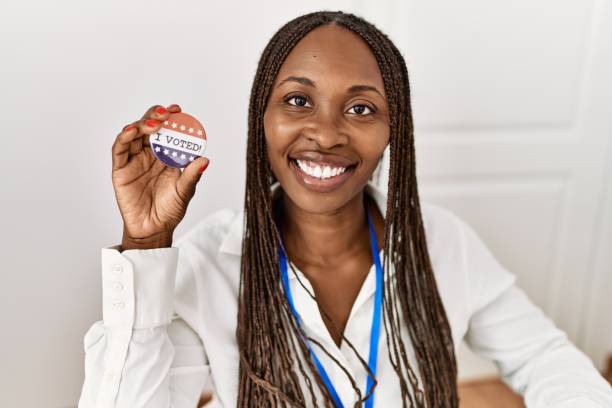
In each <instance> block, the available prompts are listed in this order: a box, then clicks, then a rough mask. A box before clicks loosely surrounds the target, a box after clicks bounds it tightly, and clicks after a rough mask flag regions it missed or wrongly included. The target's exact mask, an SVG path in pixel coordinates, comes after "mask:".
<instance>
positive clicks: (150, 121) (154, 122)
mask: <svg viewBox="0 0 612 408" xmlns="http://www.w3.org/2000/svg"><path fill="white" fill-rule="evenodd" d="M145 125H147V126H148V127H156V126H157V125H159V120H155V119H147V120H145Z"/></svg>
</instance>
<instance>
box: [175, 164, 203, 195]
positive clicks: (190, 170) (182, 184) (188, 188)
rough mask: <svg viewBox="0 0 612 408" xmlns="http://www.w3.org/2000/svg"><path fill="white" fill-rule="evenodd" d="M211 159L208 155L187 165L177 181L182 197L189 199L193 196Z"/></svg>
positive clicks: (177, 187)
mask: <svg viewBox="0 0 612 408" xmlns="http://www.w3.org/2000/svg"><path fill="white" fill-rule="evenodd" d="M209 163H210V160H208V158H206V157H198V158H197V159H195V160H194V161H192V162H191V163H189V164H188V165H187V167H185V169H184V170H183V172H182V173H181V175H180V177H179V179H178V180H177V182H176V189H177V192H178V194H179V196H180V197H181V199H183V200H185V201H188V200H190V199H191V197H193V195H194V193H195V189H196V184H197V183H198V181H200V178H202V173H203V172H204V170H206V168H207V167H208V164H209Z"/></svg>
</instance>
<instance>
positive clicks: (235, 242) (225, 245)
mask: <svg viewBox="0 0 612 408" xmlns="http://www.w3.org/2000/svg"><path fill="white" fill-rule="evenodd" d="M270 189H271V191H272V196H274V195H276V194H279V191H280V183H279V182H278V181H277V182H275V183H274V184H272V186H271V187H270ZM365 192H366V193H367V194H369V195H370V197H372V198H373V199H374V201H375V202H376V204H377V205H378V208H379V210H380V213H381V214H382V215H383V217H384V216H385V214H386V213H387V194H386V192H384V191H383V190H382V189H380V188H379V187H377V186H376V185H375V184H374V183H372V182H368V184H366V186H365ZM243 232H244V209H241V210H240V212H239V213H238V215H237V216H236V218H234V220H233V221H232V222H231V224H230V226H229V229H228V231H227V234H226V235H225V237H224V238H223V242H222V243H221V247H220V248H219V251H220V252H223V253H226V254H230V255H237V256H240V255H242V235H243ZM292 275H293V274H290V276H292Z"/></svg>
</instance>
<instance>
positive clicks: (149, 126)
mask: <svg viewBox="0 0 612 408" xmlns="http://www.w3.org/2000/svg"><path fill="white" fill-rule="evenodd" d="M162 123H163V122H161V121H159V120H157V119H141V120H140V121H138V129H140V133H142V134H143V135H150V134H151V133H155V132H157V131H158V130H159V129H161V127H162ZM147 139H148V138H147Z"/></svg>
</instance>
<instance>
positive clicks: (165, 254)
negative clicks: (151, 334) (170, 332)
mask: <svg viewBox="0 0 612 408" xmlns="http://www.w3.org/2000/svg"><path fill="white" fill-rule="evenodd" d="M120 249H121V245H120V244H117V245H113V246H110V247H106V248H102V311H103V320H104V324H105V325H106V326H109V327H110V326H115V327H132V328H134V329H143V328H152V327H156V326H162V325H167V324H169V323H170V322H171V320H172V315H173V313H174V283H175V278H176V267H177V261H178V252H179V249H178V248H177V247H169V248H154V249H128V250H125V251H123V252H119V251H120Z"/></svg>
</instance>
